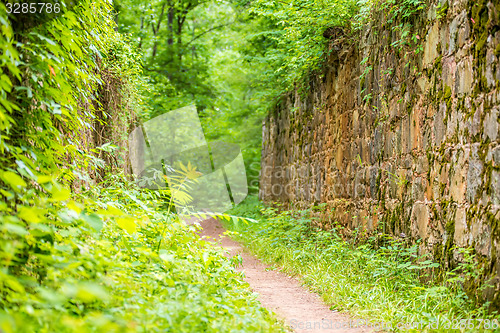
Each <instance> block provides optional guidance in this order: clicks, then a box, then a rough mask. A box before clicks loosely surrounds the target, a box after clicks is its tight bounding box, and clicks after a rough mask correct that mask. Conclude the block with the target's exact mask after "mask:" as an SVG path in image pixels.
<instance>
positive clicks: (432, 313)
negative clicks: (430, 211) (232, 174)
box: [228, 198, 499, 332]
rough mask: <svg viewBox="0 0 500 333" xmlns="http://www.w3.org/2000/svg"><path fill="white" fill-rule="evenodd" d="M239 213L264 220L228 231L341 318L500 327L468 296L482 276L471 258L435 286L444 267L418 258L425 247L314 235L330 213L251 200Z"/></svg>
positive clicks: (383, 238) (336, 231)
mask: <svg viewBox="0 0 500 333" xmlns="http://www.w3.org/2000/svg"><path fill="white" fill-rule="evenodd" d="M237 209H238V211H233V213H237V214H239V215H243V216H251V217H252V218H255V219H258V220H259V223H254V224H248V225H241V224H240V225H238V226H234V225H231V224H230V223H228V226H229V228H230V229H231V230H232V231H233V232H236V233H237V234H239V236H238V239H239V240H240V241H243V242H244V243H245V244H246V245H247V246H248V247H249V248H250V249H251V250H252V251H253V252H254V253H256V254H257V255H258V256H260V257H261V258H263V259H265V260H266V261H268V262H270V263H277V264H279V265H280V266H281V267H282V268H283V269H284V270H285V271H286V272H287V273H289V274H297V275H299V276H300V278H301V279H303V281H304V282H305V283H306V284H307V285H309V286H310V287H311V288H312V289H313V290H315V291H317V292H318V293H320V294H321V295H322V297H323V299H324V300H325V301H326V302H327V303H328V304H334V306H335V309H336V310H349V311H350V312H351V313H353V314H354V315H357V316H360V317H363V318H366V319H369V320H370V321H371V322H387V323H392V324H393V325H396V324H397V323H399V322H404V323H411V322H413V323H416V322H424V323H432V322H435V321H436V320H439V321H441V322H442V323H443V322H446V321H449V322H451V321H453V320H462V319H464V320H467V319H470V318H481V319H486V318H487V319H488V321H490V320H493V319H494V320H497V321H498V320H499V317H498V314H497V313H496V312H493V313H488V311H487V307H488V305H487V304H486V305H484V306H482V307H481V306H479V305H477V304H475V303H474V302H473V301H472V300H471V299H469V298H468V296H467V295H466V293H465V291H464V284H465V283H467V282H468V281H469V280H470V279H476V278H478V276H479V275H480V274H481V271H479V270H478V269H477V267H474V262H475V260H474V258H473V256H472V254H471V251H470V250H467V249H461V250H460V253H461V255H462V256H463V258H464V260H463V261H462V263H460V264H459V265H458V266H457V267H456V269H454V270H453V272H450V273H448V274H447V275H446V277H445V279H444V281H443V282H437V281H438V280H437V279H436V276H437V275H436V269H438V268H437V267H438V266H439V265H438V264H437V263H434V262H432V261H431V260H430V259H429V258H428V256H427V255H421V254H419V246H420V244H419V243H415V244H410V243H408V241H407V240H405V239H398V238H394V237H391V236H387V235H381V234H380V235H375V236H372V237H370V238H368V239H367V241H366V242H364V243H359V244H357V245H356V244H353V243H350V242H346V241H344V240H343V238H342V236H341V235H342V232H341V231H342V228H341V226H339V225H334V226H333V228H332V229H331V230H321V229H318V228H316V227H314V225H315V221H316V218H315V217H314V216H315V215H314V212H318V213H323V214H325V213H328V212H327V211H325V209H326V207H324V206H316V207H313V208H311V209H310V210H303V211H286V210H285V211H280V209H279V207H278V208H271V207H263V206H262V205H260V204H259V202H258V200H257V199H256V198H248V199H247V200H246V202H245V203H244V205H241V206H240V207H238V208H237ZM245 211H246V212H245ZM353 239H358V237H354V238H353ZM441 328H442V330H441V331H447V330H446V329H444V326H442V327H441ZM433 331H434V330H433ZM448 331H449V330H448ZM469 331H471V332H472V331H474V330H469Z"/></svg>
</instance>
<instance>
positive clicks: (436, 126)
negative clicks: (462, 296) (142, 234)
mask: <svg viewBox="0 0 500 333" xmlns="http://www.w3.org/2000/svg"><path fill="white" fill-rule="evenodd" d="M439 2H440V3H439ZM439 2H438V1H435V2H434V3H431V4H428V6H427V8H426V9H425V11H424V12H422V13H421V15H419V17H416V18H414V19H413V21H412V22H411V24H412V26H413V28H412V34H411V35H413V34H414V35H415V37H416V40H417V44H418V46H412V47H406V48H403V49H402V50H401V49H398V48H397V47H393V46H391V44H392V43H393V42H394V40H397V39H398V38H399V37H398V34H397V33H396V32H394V31H393V29H392V27H391V26H389V25H387V24H386V23H385V22H386V21H387V20H386V19H387V18H386V17H385V16H384V15H385V14H384V13H382V12H379V13H375V14H374V15H375V17H376V20H375V21H374V23H372V24H371V25H369V26H367V27H366V29H362V31H361V32H359V33H355V36H354V37H349V38H345V39H344V40H342V39H341V40H337V41H336V42H335V43H331V45H330V49H331V53H330V55H329V56H328V59H327V61H326V65H325V66H324V69H323V71H322V72H321V73H316V74H315V75H311V77H310V81H309V83H308V89H306V90H307V93H306V94H305V95H304V94H302V95H301V93H299V92H298V91H293V92H290V93H289V94H288V95H286V96H285V97H283V98H282V99H281V100H280V102H279V103H278V104H277V105H276V107H275V108H274V109H273V110H272V112H270V114H269V115H268V117H267V118H266V120H265V121H264V125H263V150H262V170H261V182H260V197H261V199H263V200H264V201H267V202H271V201H281V202H285V203H293V204H294V205H295V206H299V207H308V206H310V205H311V204H313V203H327V204H328V205H327V206H328V207H329V209H332V210H333V212H334V215H333V216H332V218H331V219H330V220H329V222H327V223H325V224H324V225H323V227H326V228H328V226H329V225H331V222H333V221H336V222H338V223H341V224H342V225H343V226H345V227H347V229H348V230H354V229H356V228H362V229H363V230H367V231H377V232H380V231H381V232H386V233H390V234H393V235H396V236H398V237H405V238H407V239H408V238H409V239H411V240H412V241H415V240H416V239H421V240H422V243H421V250H422V251H424V252H430V253H432V254H433V256H434V258H435V259H436V260H437V261H439V262H440V263H441V264H442V265H443V267H445V268H449V267H452V266H453V265H455V264H456V262H457V260H459V259H460V258H459V254H458V251H457V250H456V249H455V248H454V246H459V247H468V246H471V247H473V248H474V249H475V251H476V253H477V255H478V258H479V264H480V265H483V267H484V268H485V271H486V274H485V276H483V278H484V279H490V278H491V279H492V280H491V282H492V283H493V284H494V285H495V287H494V288H487V289H486V291H485V292H484V293H483V296H486V297H487V298H488V299H491V300H494V303H495V306H496V307H499V305H500V297H499V294H500V292H499V278H498V277H499V270H500V257H499V255H500V228H499V221H500V220H499V216H500V213H499V204H500V145H499V140H500V133H499V130H500V127H499V118H498V114H499V112H500V90H499V87H500V84H499V80H500V64H499V58H498V56H499V55H500V6H499V5H494V2H488V1H482V0H481V1H466V0H455V1H453V0H448V1H446V0H445V1H442V0H441V1H439ZM349 40H351V41H352V40H354V41H355V42H354V43H352V42H349ZM339 44H340V45H341V47H338V46H336V45H339ZM472 287H473V286H471V288H472Z"/></svg>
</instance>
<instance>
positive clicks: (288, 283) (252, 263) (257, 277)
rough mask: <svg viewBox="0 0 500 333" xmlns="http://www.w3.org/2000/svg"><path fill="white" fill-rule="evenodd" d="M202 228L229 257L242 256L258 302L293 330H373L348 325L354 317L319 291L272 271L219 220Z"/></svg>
mask: <svg viewBox="0 0 500 333" xmlns="http://www.w3.org/2000/svg"><path fill="white" fill-rule="evenodd" d="M201 227H202V228H203V230H202V231H201V232H200V235H201V236H207V237H209V240H210V241H213V242H215V243H217V244H219V245H220V246H222V247H223V248H224V249H226V250H228V252H229V256H234V255H237V254H240V255H241V257H242V259H243V263H242V265H241V266H240V267H239V268H238V270H239V271H243V272H244V273H245V280H246V281H247V282H248V283H249V284H250V287H251V289H252V290H253V291H254V292H256V293H258V294H259V301H260V302H261V303H262V305H263V306H264V307H266V308H267V309H269V310H271V311H273V312H274V313H276V314H277V315H278V316H279V317H280V318H281V319H283V320H285V322H286V324H287V325H289V326H290V328H291V329H292V328H293V331H294V332H297V333H302V332H304V333H306V332H307V333H311V332H337V333H341V332H348V333H358V332H371V331H370V330H368V329H365V328H353V327H352V326H354V324H352V325H351V327H352V328H349V326H348V325H349V322H351V323H352V322H353V320H352V319H351V318H349V317H348V316H346V315H345V314H341V313H338V312H335V311H332V310H330V309H329V308H328V306H327V305H325V304H324V303H323V302H322V300H321V298H320V297H319V296H318V295H317V294H315V293H313V292H310V291H309V290H307V289H306V288H305V287H303V286H301V284H300V282H299V281H298V280H297V279H295V278H292V277H290V276H287V275H286V274H284V273H282V272H280V271H277V270H269V269H268V268H269V266H267V265H265V264H263V263H262V262H261V261H260V260H259V259H257V258H256V257H255V256H253V255H252V254H250V253H249V252H248V250H245V249H244V248H243V247H242V246H241V245H240V244H239V243H238V242H236V241H234V240H232V239H230V238H229V237H226V236H224V235H223V233H224V231H225V229H224V227H223V226H222V225H221V224H220V222H219V221H216V220H213V219H209V220H205V221H203V222H202V223H201ZM266 269H267V270H266ZM299 325H300V326H299ZM346 326H347V328H345V327H346ZM342 327H344V328H342Z"/></svg>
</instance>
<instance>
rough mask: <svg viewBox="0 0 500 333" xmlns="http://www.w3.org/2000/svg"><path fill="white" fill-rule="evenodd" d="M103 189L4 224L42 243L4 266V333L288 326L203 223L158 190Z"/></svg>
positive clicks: (112, 182)
mask: <svg viewBox="0 0 500 333" xmlns="http://www.w3.org/2000/svg"><path fill="white" fill-rule="evenodd" d="M102 186H103V189H94V190H93V191H91V192H90V193H88V194H82V195H80V196H79V198H78V200H76V201H71V200H70V201H67V200H66V201H64V202H61V203H60V204H58V205H57V206H56V205H54V207H50V208H49V209H48V210H47V211H46V213H48V214H50V215H51V216H53V217H52V218H51V219H47V220H45V219H43V218H41V217H40V213H42V212H40V211H38V210H34V209H25V210H24V211H23V212H22V213H21V214H20V215H21V216H22V217H23V218H25V217H26V218H29V220H31V221H33V222H32V223H31V228H30V229H29V230H26V229H24V228H22V227H17V228H15V227H13V226H10V225H9V224H7V225H6V224H4V231H7V232H9V233H10V234H11V237H14V235H15V236H17V237H18V239H19V240H22V239H26V241H27V242H28V243H31V244H32V246H33V249H32V250H30V251H28V252H27V254H28V256H27V257H26V258H24V265H22V266H21V265H20V262H19V258H17V259H15V260H14V258H13V257H11V258H10V259H11V261H10V262H11V263H10V265H9V266H10V268H9V271H10V272H8V271H5V270H4V271H3V273H2V281H3V284H2V288H1V292H2V300H3V301H2V311H1V312H0V313H1V315H0V318H1V319H0V325H1V327H2V329H3V330H4V331H5V332H33V331H40V330H49V331H57V332H66V331H68V332H70V331H71V332H82V331H84V332H85V331H99V332H101V331H102V332H112V331H120V332H178V331H186V332H205V331H206V332H248V331H278V330H279V327H278V326H275V324H274V322H275V321H274V319H273V318H272V317H271V316H270V314H269V313H268V312H267V311H266V310H264V309H262V308H261V307H260V306H259V305H258V303H257V301H256V300H255V296H252V295H251V293H250V291H249V289H248V287H247V285H246V284H243V283H242V279H241V273H237V272H236V271H235V270H234V267H233V265H232V263H231V262H230V261H228V260H227V259H225V257H224V256H223V253H222V252H220V251H218V250H216V249H215V248H214V247H213V246H212V245H210V243H208V242H206V241H204V240H201V239H200V238H199V236H198V235H197V233H196V232H197V228H196V227H195V226H186V225H185V224H183V223H181V222H179V221H178V220H177V217H176V216H175V215H173V214H169V213H168V212H166V211H164V210H163V208H162V206H163V203H164V199H163V197H162V196H161V195H160V194H159V193H158V192H155V191H139V190H135V189H133V186H132V185H131V184H127V183H125V182H123V181H122V180H121V179H120V177H118V176H114V177H110V178H109V179H108V180H107V181H106V182H105V183H103V184H102ZM56 193H59V192H56ZM67 195H69V193H66V195H61V194H58V197H57V199H58V200H59V199H63V198H66V199H67ZM35 216H39V218H38V219H36V218H35ZM35 221H36V222H35ZM5 227H7V228H8V229H7V230H6V229H5ZM36 235H43V236H44V240H45V241H38V242H34V240H35V239H34V237H36ZM159 237H161V239H162V240H163V242H162V243H161V246H160V247H158V246H157V245H158V240H159ZM5 260H6V259H4V260H3V262H4V263H5ZM7 272H8V273H7ZM14 272H15V273H14Z"/></svg>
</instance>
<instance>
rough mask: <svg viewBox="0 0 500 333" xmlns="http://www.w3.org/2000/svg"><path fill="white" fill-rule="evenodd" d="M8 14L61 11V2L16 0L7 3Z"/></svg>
mask: <svg viewBox="0 0 500 333" xmlns="http://www.w3.org/2000/svg"><path fill="white" fill-rule="evenodd" d="M5 6H6V7H7V13H8V14H11V13H12V14H37V13H38V14H41V13H47V14H52V13H59V12H60V11H61V4H59V3H54V4H53V3H50V2H38V3H25V2H15V3H6V4H5Z"/></svg>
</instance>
